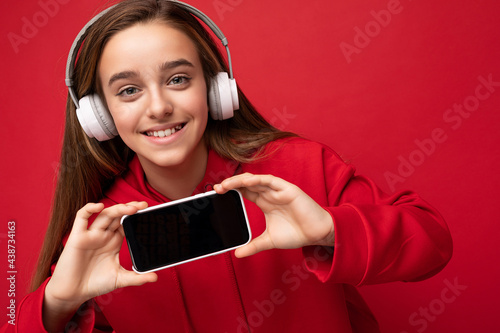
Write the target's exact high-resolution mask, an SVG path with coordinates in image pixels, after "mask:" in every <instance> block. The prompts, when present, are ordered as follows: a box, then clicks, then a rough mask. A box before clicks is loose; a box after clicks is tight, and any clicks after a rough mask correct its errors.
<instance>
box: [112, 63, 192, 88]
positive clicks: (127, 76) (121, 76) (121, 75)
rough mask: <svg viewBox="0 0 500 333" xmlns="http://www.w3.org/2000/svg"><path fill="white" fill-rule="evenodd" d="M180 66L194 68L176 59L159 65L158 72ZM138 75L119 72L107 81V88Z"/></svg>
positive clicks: (190, 64)
mask: <svg viewBox="0 0 500 333" xmlns="http://www.w3.org/2000/svg"><path fill="white" fill-rule="evenodd" d="M180 66H189V67H194V65H193V64H192V63H191V62H189V61H188V60H186V59H182V58H181V59H177V60H172V61H165V62H164V63H163V64H161V65H160V70H161V71H167V70H171V69H174V68H177V67H180ZM138 76H139V74H138V73H137V72H134V71H123V72H119V73H116V74H113V75H112V76H111V78H110V79H109V81H108V86H111V85H112V84H113V83H115V81H118V80H121V79H130V78H135V77H138Z"/></svg>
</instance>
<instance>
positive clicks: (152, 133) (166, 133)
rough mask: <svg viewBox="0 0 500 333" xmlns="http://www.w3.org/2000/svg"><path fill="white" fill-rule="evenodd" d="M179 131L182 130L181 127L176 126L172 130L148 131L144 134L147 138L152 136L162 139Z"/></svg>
mask: <svg viewBox="0 0 500 333" xmlns="http://www.w3.org/2000/svg"><path fill="white" fill-rule="evenodd" d="M181 129H182V125H177V126H175V127H174V128H167V129H166V130H164V131H148V132H146V134H147V135H148V136H154V137H157V138H164V137H166V136H170V135H172V134H174V133H175V132H177V131H180V130H181Z"/></svg>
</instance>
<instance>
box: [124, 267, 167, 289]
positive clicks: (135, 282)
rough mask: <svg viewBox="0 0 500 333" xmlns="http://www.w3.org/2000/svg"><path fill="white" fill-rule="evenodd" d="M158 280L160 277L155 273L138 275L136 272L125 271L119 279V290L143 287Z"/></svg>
mask: <svg viewBox="0 0 500 333" xmlns="http://www.w3.org/2000/svg"><path fill="white" fill-rule="evenodd" d="M157 280H158V275H156V273H154V272H151V273H146V274H138V273H136V272H133V271H127V270H125V269H123V271H122V272H121V274H120V276H119V278H118V282H117V288H123V287H130V286H142V285H143V284H145V283H149V282H156V281H157Z"/></svg>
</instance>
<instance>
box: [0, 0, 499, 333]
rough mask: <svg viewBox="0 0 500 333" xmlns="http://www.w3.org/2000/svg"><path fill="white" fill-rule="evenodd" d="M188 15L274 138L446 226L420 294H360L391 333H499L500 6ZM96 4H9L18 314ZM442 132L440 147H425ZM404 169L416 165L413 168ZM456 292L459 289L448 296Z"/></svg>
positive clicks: (291, 7)
mask: <svg viewBox="0 0 500 333" xmlns="http://www.w3.org/2000/svg"><path fill="white" fill-rule="evenodd" d="M190 3H191V4H192V5H195V6H196V7H198V8H199V9H201V10H202V11H204V12H205V13H206V14H208V15H209V16H210V17H212V19H213V20H214V21H215V22H216V23H217V24H218V25H219V26H220V28H221V29H222V30H223V31H224V33H225V34H226V36H227V38H228V40H229V45H230V47H231V53H232V57H233V66H234V70H235V76H236V77H237V81H238V83H239V85H240V86H241V87H242V89H243V90H244V91H245V92H246V94H247V95H248V96H249V97H250V99H251V100H252V101H253V102H254V103H255V104H256V106H257V107H258V108H259V110H260V111H261V112H262V113H263V114H264V115H265V116H266V117H267V118H268V119H269V120H270V121H271V122H272V123H273V124H274V125H275V126H277V127H279V128H281V129H286V130H290V131H295V132H297V133H299V134H301V135H303V136H306V137H308V138H311V139H314V140H318V141H321V142H324V143H326V144H328V145H330V146H331V147H333V148H334V149H335V150H336V151H337V152H339V153H340V154H341V155H342V156H343V157H344V158H345V159H346V160H348V161H350V162H351V163H353V164H354V165H355V166H357V168H358V171H359V173H362V174H365V175H367V176H369V177H371V178H372V179H374V180H375V181H376V182H377V183H378V184H379V185H380V186H381V187H382V188H383V189H384V190H386V191H387V192H393V191H394V190H401V189H405V188H411V189H414V190H416V191H417V192H418V193H420V194H421V195H422V196H423V197H424V198H426V199H427V200H428V201H430V202H431V203H432V204H433V205H434V206H436V207H437V208H438V209H439V210H440V211H441V212H442V214H443V215H444V216H445V218H446V219H447V221H448V224H449V226H450V229H451V232H452V234H453V238H454V244H455V247H454V256H453V259H452V261H451V262H450V264H449V265H448V266H447V267H446V268H445V269H444V270H443V271H442V272H441V273H439V274H438V275H437V276H435V277H433V278H431V279H429V280H427V281H424V282H419V283H411V284H407V283H400V282H398V283H391V284H386V285H379V286H368V287H362V288H361V291H362V293H363V294H364V295H365V297H366V299H367V301H368V302H369V304H370V305H371V306H372V308H373V311H374V312H375V314H376V315H377V317H378V318H379V321H380V323H381V326H382V329H383V331H384V332H395V333H396V332H397V333H402V332H407V333H410V332H424V331H425V332H473V331H474V332H486V331H492V330H493V329H494V328H496V327H498V325H497V324H495V322H494V321H495V320H494V319H493V318H496V315H497V310H498V304H499V296H500V295H499V294H500V293H499V289H500V288H499V286H498V280H499V277H500V269H499V268H498V263H499V260H498V258H499V254H500V249H499V246H498V235H499V232H500V226H499V225H500V224H499V222H500V221H499V215H500V214H499V213H500V209H499V207H500V205H499V202H498V201H499V198H500V196H499V195H498V192H497V190H498V185H500V182H499V180H500V176H499V172H498V170H499V169H500V158H499V156H500V154H499V153H500V149H499V143H500V142H499V141H500V140H499V139H500V135H499V129H500V128H499V124H500V110H499V107H500V64H499V56H500V42H499V40H500V39H499V37H500V36H499V35H500V24H499V20H498V13H499V12H500V11H499V9H500V8H499V7H500V5H498V4H497V2H496V1H494V0H488V1H486V0H484V1H480V0H479V1H478V0H468V1H431V0H418V1H417V0H414V1H411V0H400V1H395V0H371V1H368V0H353V1H327V0H309V1H306V2H304V1H265V2H264V1H255V0H254V1H249V0H215V1H212V0H210V1H202V0H193V1H191V2H190ZM56 4H57V5H56ZM102 6H104V2H103V1H102V0H92V1H76V0H75V1H71V0H58V2H56V0H41V1H35V0H30V1H2V2H1V4H0V13H1V14H0V15H1V22H2V24H1V33H0V45H1V52H0V57H1V60H2V61H1V66H2V80H0V94H1V97H2V98H1V101H2V103H1V104H0V105H1V106H0V108H1V122H0V126H1V130H0V136H1V138H0V142H1V156H2V163H1V172H0V174H1V177H2V181H1V200H0V202H1V203H2V205H1V210H0V214H1V217H0V254H1V255H0V276H5V277H7V271H8V270H9V269H8V267H7V258H8V257H7V254H8V253H7V242H6V241H7V239H8V238H7V222H8V221H15V222H16V235H15V236H16V270H17V273H16V274H15V275H16V300H17V302H19V301H20V300H21V298H22V297H23V296H24V295H25V293H26V291H25V290H26V288H27V286H28V280H29V276H30V274H31V272H32V270H33V268H34V265H35V262H36V258H37V255H38V250H39V247H40V245H41V242H42V239H43V234H44V232H45V229H46V226H47V220H48V215H49V207H50V202H51V195H52V191H53V187H54V171H55V168H56V166H57V163H58V156H59V149H60V142H61V138H62V133H63V117H64V107H65V98H66V94H67V90H66V88H65V86H64V68H65V63H66V57H67V53H68V51H69V48H70V46H71V43H72V42H73V38H74V37H75V36H76V34H77V33H78V31H79V30H80V29H81V27H83V25H84V24H85V23H86V22H87V21H88V20H89V19H90V17H91V16H93V14H95V13H96V12H97V10H98V8H102ZM388 8H389V9H390V10H391V11H392V13H391V14H390V19H389V16H388V15H386V14H387V13H390V12H388V11H387V9H388ZM382 10H385V12H381V11H382ZM375 17H378V20H379V21H377V20H376V18H375ZM30 24H33V26H32V27H31V28H32V29H31V30H30V29H29V28H28V26H29V25H30ZM33 27H34V28H35V29H33ZM360 31H361V32H360ZM21 41H22V42H21ZM349 45H350V46H349ZM354 47H356V49H355V52H354ZM342 48H344V49H345V48H350V49H349V50H351V53H350V54H345V53H344V52H343V51H342ZM488 76H490V79H491V80H492V81H494V82H499V84H497V86H493V87H490V90H488V89H487V88H485V87H482V88H479V89H480V90H479V92H480V93H481V95H480V96H482V98H481V99H477V98H476V97H474V96H475V94H476V87H478V85H480V80H479V79H478V78H479V77H483V78H485V79H487V78H488ZM475 102H477V103H476V104H474V103H475ZM464 103H466V104H467V105H466V107H467V108H469V109H472V110H473V111H471V112H469V111H467V113H465V112H462V114H463V115H464V116H461V117H460V118H459V116H458V113H455V112H454V111H453V108H454V105H455V108H457V107H460V105H463V104H464ZM462 108H463V110H465V106H462ZM450 109H451V111H448V110H450ZM451 115H453V117H454V118H450V117H451ZM447 119H448V120H447ZM433 131H434V132H435V133H438V134H439V135H438V136H437V137H436V135H435V136H434V140H435V141H437V142H434V143H433V144H431V141H430V140H432V139H433V135H432V133H433ZM402 161H408V162H402ZM402 163H403V164H404V163H413V164H414V165H413V166H411V167H410V168H409V166H408V165H406V169H405V168H404V167H403V166H402ZM388 175H390V176H391V177H393V178H389V179H392V180H389V181H388V178H387V177H388ZM394 177H400V178H394ZM70 190H71V189H68V191H70ZM449 283H451V284H455V285H458V286H459V289H455V290H454V293H452V290H450V289H449V286H448V284H449ZM8 290H9V285H8V284H7V281H6V279H5V278H2V279H1V283H0V295H1V297H0V301H1V304H0V309H4V310H0V322H5V321H6V320H7V316H6V314H7V310H6V306H7V304H8V303H7V302H8V301H9V300H10V298H9V297H8ZM443 297H444V298H443ZM445 301H446V302H445ZM426 309H427V310H426ZM424 311H427V315H425V314H424ZM332 315H334V314H332Z"/></svg>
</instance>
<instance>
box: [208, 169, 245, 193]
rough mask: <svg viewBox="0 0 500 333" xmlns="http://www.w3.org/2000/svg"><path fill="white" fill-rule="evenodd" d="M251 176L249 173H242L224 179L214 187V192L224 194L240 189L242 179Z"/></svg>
mask: <svg viewBox="0 0 500 333" xmlns="http://www.w3.org/2000/svg"><path fill="white" fill-rule="evenodd" d="M251 176H253V175H252V174H251V173H243V174H241V175H236V176H233V177H230V178H226V179H225V180H223V181H222V182H221V183H220V184H216V185H214V190H215V191H216V192H217V193H219V194H224V193H226V192H227V191H229V190H234V189H237V188H240V187H241V180H242V179H243V178H247V177H251Z"/></svg>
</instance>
